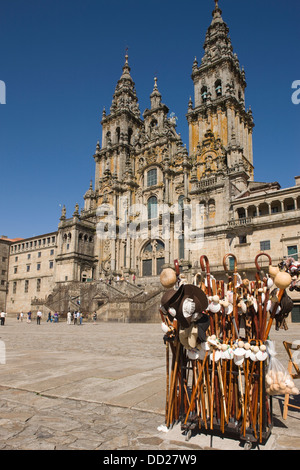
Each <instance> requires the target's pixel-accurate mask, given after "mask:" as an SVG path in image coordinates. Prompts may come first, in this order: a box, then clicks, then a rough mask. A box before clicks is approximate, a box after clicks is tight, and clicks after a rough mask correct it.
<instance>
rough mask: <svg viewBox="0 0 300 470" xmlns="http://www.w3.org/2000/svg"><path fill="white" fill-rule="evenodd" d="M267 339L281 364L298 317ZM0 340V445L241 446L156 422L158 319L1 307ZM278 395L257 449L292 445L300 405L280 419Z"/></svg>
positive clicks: (161, 383)
mask: <svg viewBox="0 0 300 470" xmlns="http://www.w3.org/2000/svg"><path fill="white" fill-rule="evenodd" d="M271 339H274V340H275V341H276V350H277V352H278V358H279V359H280V360H281V361H282V362H283V363H284V364H285V365H287V362H288V361H287V355H286V352H285V350H284V348H283V345H282V341H283V340H287V341H291V342H292V341H295V340H300V324H291V325H290V326H289V330H288V331H283V330H280V331H279V332H277V331H275V330H274V329H272V330H271ZM0 341H1V343H0V347H2V349H1V350H2V356H1V358H0V359H1V363H0V449H2V450H54V449H56V450H124V451H125V450H146V451H151V450H155V451H157V450H175V451H176V450H177V451H178V450H183V451H184V450H185V451H187V450H189V451H196V450H201V449H209V448H213V449H226V450H232V449H241V445H240V442H239V441H234V440H232V439H218V438H216V437H215V436H213V438H210V437H207V436H203V435H195V436H192V437H191V439H190V440H189V441H186V439H185V436H184V435H183V434H182V432H181V430H180V425H177V426H175V427H174V428H173V429H171V430H169V432H167V433H164V432H160V431H158V429H157V428H158V427H159V426H160V425H162V424H164V408H165V347H164V344H163V340H162V331H161V328H160V325H159V324H128V323H97V324H93V323H91V322H84V323H83V324H82V325H73V324H72V325H68V324H67V323H66V322H65V321H60V322H58V323H56V324H55V323H53V324H50V323H47V322H46V321H45V320H42V323H41V325H37V324H36V323H35V321H32V323H30V324H28V323H26V320H24V321H23V322H22V323H21V322H17V320H16V319H14V318H10V317H8V318H7V319H6V323H5V325H4V326H0ZM4 348H5V361H4V360H3V351H4ZM3 362H5V363H3ZM299 382H300V381H296V384H297V386H298V387H299V386H300V383H299ZM282 402H283V397H275V398H274V400H273V405H274V410H273V413H274V428H273V431H272V434H271V436H270V438H269V440H268V442H267V444H266V445H265V446H260V447H259V448H260V449H262V450H271V449H275V450H295V449H299V448H300V427H299V419H300V413H299V411H298V410H293V409H289V412H288V418H287V419H286V420H283V418H282ZM294 403H295V404H298V405H300V399H299V396H298V397H296V398H295V399H294Z"/></svg>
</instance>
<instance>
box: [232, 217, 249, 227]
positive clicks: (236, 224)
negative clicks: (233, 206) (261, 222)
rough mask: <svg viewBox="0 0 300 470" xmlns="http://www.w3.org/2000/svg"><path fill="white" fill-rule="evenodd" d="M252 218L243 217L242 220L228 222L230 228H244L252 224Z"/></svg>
mask: <svg viewBox="0 0 300 470" xmlns="http://www.w3.org/2000/svg"><path fill="white" fill-rule="evenodd" d="M252 220H253V219H252V217H242V218H240V219H233V220H230V221H229V222H228V225H229V226H230V227H242V226H245V225H250V224H252Z"/></svg>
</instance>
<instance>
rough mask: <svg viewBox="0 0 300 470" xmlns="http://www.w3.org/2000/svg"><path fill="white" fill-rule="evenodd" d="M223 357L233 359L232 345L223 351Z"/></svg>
mask: <svg viewBox="0 0 300 470" xmlns="http://www.w3.org/2000/svg"><path fill="white" fill-rule="evenodd" d="M222 358H223V359H228V360H231V359H233V350H232V348H231V347H229V348H227V349H226V351H223V353H222Z"/></svg>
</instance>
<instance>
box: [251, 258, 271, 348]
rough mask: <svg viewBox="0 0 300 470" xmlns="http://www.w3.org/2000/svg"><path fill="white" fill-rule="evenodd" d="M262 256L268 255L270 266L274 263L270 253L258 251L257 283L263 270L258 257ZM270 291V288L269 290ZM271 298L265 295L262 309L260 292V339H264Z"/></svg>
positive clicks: (259, 294)
mask: <svg viewBox="0 0 300 470" xmlns="http://www.w3.org/2000/svg"><path fill="white" fill-rule="evenodd" d="M262 256H266V257H267V258H268V260H269V266H271V265H272V259H271V256H270V255H269V254H268V253H258V255H256V257H255V266H256V280H257V284H258V282H259V281H260V272H261V267H260V266H259V264H258V259H259V258H261V257H262ZM267 292H269V290H267ZM268 299H269V295H268V298H267V296H265V303H264V310H263V311H262V305H261V293H260V292H258V314H259V336H258V339H263V336H264V325H265V322H266V312H267V302H268Z"/></svg>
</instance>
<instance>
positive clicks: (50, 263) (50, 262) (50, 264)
mask: <svg viewBox="0 0 300 470" xmlns="http://www.w3.org/2000/svg"><path fill="white" fill-rule="evenodd" d="M49 268H50V269H52V268H53V261H49Z"/></svg>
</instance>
